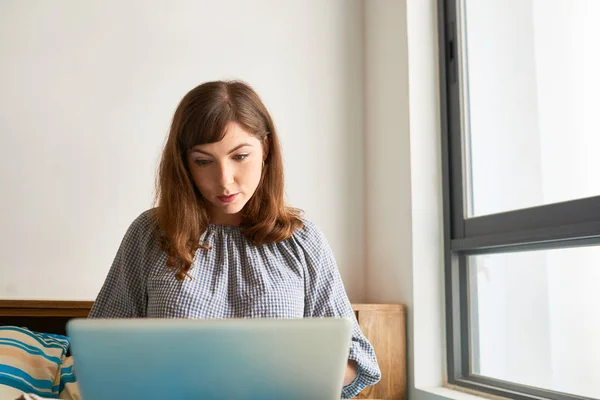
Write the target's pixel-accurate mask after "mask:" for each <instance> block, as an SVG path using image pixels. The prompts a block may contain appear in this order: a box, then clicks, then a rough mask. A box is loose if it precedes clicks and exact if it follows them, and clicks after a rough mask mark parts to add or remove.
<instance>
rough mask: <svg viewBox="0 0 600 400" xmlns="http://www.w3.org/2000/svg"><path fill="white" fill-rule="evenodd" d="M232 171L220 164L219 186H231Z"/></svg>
mask: <svg viewBox="0 0 600 400" xmlns="http://www.w3.org/2000/svg"><path fill="white" fill-rule="evenodd" d="M233 176H234V171H233V168H232V167H230V166H228V165H227V164H222V165H221V166H220V167H219V185H220V186H222V187H224V188H226V187H227V186H229V185H231V184H232V183H233V181H234V179H233Z"/></svg>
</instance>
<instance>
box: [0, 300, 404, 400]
mask: <svg viewBox="0 0 600 400" xmlns="http://www.w3.org/2000/svg"><path fill="white" fill-rule="evenodd" d="M92 304H94V303H93V302H92V301H45V300H0V326H2V325H16V326H24V327H27V328H29V329H31V330H33V331H38V332H46V333H58V334H62V335H64V334H65V324H66V323H67V321H68V320H69V319H71V318H85V317H86V316H87V315H88V314H89V312H90V309H91V308H92ZM352 307H353V309H354V312H355V313H356V317H357V319H358V324H359V325H360V328H361V330H362V332H363V333H364V335H365V336H366V337H367V339H369V341H370V342H371V344H372V345H373V347H374V348H375V353H376V354H377V361H378V362H379V367H380V368H381V381H380V382H379V383H378V384H376V385H374V386H371V387H368V388H366V389H365V390H363V391H362V392H361V393H360V394H359V395H358V397H357V399H386V400H388V399H390V400H392V399H394V400H396V399H401V400H405V399H406V312H405V307H404V306H403V305H400V304H353V305H352Z"/></svg>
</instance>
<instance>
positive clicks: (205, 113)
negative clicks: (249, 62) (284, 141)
mask: <svg viewBox="0 0 600 400" xmlns="http://www.w3.org/2000/svg"><path fill="white" fill-rule="evenodd" d="M230 122H237V123H239V124H240V125H242V126H243V127H244V128H245V129H246V130H247V131H248V132H251V133H253V134H254V135H255V136H256V137H257V138H258V139H259V140H260V141H261V142H263V143H264V142H265V141H267V142H268V148H269V151H268V152H267V156H266V159H265V165H264V168H263V173H262V176H261V180H260V183H259V185H258V187H257V189H256V192H255V193H254V195H253V196H252V198H251V199H250V200H249V201H248V203H246V205H245V206H244V208H243V209H242V224H241V229H242V232H243V234H244V236H245V237H246V238H247V239H248V240H249V241H250V242H252V243H254V244H255V245H263V244H265V243H271V242H279V241H283V240H286V239H288V238H289V237H290V236H292V234H293V233H294V232H295V231H296V230H297V229H300V228H301V227H302V226H303V223H302V220H301V219H300V215H301V211H300V210H297V209H295V208H291V207H288V206H286V204H285V201H284V180H283V161H282V158H281V149H280V145H279V139H278V137H277V132H276V130H275V125H274V124H273V120H272V119H271V116H270V115H269V112H268V111H267V108H266V107H265V105H264V104H263V102H262V101H261V100H260V97H259V96H258V94H257V93H256V92H255V91H254V90H253V89H252V87H250V85H248V84H246V83H244V82H241V81H215V82H207V83H203V84H201V85H200V86H197V87H196V88H194V89H192V90H191V91H190V92H189V93H187V94H186V95H185V96H184V97H183V99H182V100H181V102H180V103H179V106H178V107H177V110H176V111H175V115H174V116H173V122H172V124H171V129H170V132H169V137H168V139H167V143H166V145H165V148H164V150H163V154H162V159H161V162H160V167H159V171H158V175H157V179H156V202H157V208H156V210H155V213H156V214H155V216H156V218H157V221H158V228H159V233H160V237H161V246H162V249H163V250H164V251H165V252H166V253H167V255H168V261H167V265H168V266H169V267H171V268H173V269H175V271H176V276H177V279H178V280H183V279H184V278H185V277H186V276H189V274H188V271H189V269H190V268H191V265H192V262H193V259H194V254H195V253H196V251H197V250H198V248H204V249H208V247H207V246H206V245H204V244H202V243H200V237H201V235H202V234H203V233H204V232H205V231H206V229H207V227H208V225H209V222H210V221H209V215H208V211H207V202H206V201H205V200H204V198H203V197H202V195H201V193H200V191H199V190H198V188H197V187H196V185H195V184H194V181H193V180H192V177H191V174H190V170H189V166H188V162H187V154H188V151H189V150H190V149H191V148H192V147H194V146H196V145H199V144H206V143H214V142H218V141H220V140H221V139H222V138H223V137H224V136H225V128H226V126H227V124H228V123H230Z"/></svg>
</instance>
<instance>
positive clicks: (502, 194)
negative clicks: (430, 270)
mask: <svg viewBox="0 0 600 400" xmlns="http://www.w3.org/2000/svg"><path fill="white" fill-rule="evenodd" d="M438 12H439V16H438V17H439V18H438V19H439V34H440V41H439V44H440V53H439V54H440V83H441V105H442V106H441V120H442V156H443V165H444V220H445V224H444V225H445V232H444V240H445V258H446V265H445V280H446V317H447V318H446V321H447V347H448V353H447V359H448V366H447V367H448V379H449V382H450V383H452V384H455V385H459V386H464V387H467V388H470V389H474V390H478V391H484V392H488V393H491V394H495V395H499V396H504V397H507V398H511V399H540V398H547V399H557V400H565V399H600V117H599V116H600V96H599V93H600V74H599V73H598V71H600V46H598V45H597V42H598V40H599V39H600V24H597V20H598V18H599V17H600V1H598V0H438Z"/></svg>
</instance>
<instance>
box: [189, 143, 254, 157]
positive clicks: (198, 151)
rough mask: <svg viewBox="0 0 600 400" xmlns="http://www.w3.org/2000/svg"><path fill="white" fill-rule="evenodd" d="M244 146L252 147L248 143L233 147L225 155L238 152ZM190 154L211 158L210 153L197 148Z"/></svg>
mask: <svg viewBox="0 0 600 400" xmlns="http://www.w3.org/2000/svg"><path fill="white" fill-rule="evenodd" d="M246 146H252V145H251V144H250V143H242V144H239V145H237V146H235V147H234V148H233V149H231V150H229V153H227V154H228V155H229V154H231V153H233V152H234V151H236V150H239V149H241V148H242V147H246ZM190 153H202V154H206V155H207V156H211V157H213V155H212V154H211V153H209V152H208V151H204V150H200V149H197V148H192V150H191V151H190Z"/></svg>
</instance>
